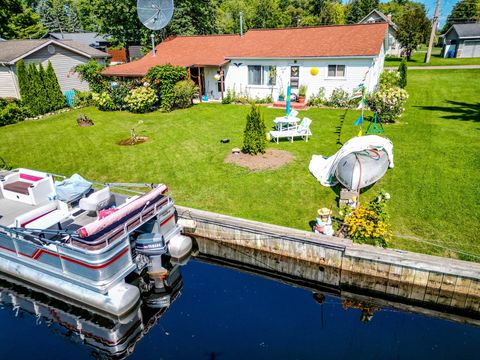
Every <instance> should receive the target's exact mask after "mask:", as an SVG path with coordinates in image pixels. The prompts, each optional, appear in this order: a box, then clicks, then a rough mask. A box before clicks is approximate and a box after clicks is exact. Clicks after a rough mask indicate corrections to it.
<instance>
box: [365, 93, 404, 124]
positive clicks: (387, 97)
mask: <svg viewBox="0 0 480 360" xmlns="http://www.w3.org/2000/svg"><path fill="white" fill-rule="evenodd" d="M407 98H408V94H407V91H406V90H404V89H401V88H399V87H390V88H386V87H384V88H380V90H378V91H376V92H375V93H373V95H371V96H370V98H369V99H368V105H369V106H370V109H371V110H372V111H375V112H377V113H378V114H379V115H380V118H381V119H382V122H392V123H393V122H395V120H397V119H398V118H399V117H400V116H401V115H402V113H403V112H404V111H405V108H404V106H405V102H406V101H407Z"/></svg>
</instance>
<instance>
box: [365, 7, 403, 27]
mask: <svg viewBox="0 0 480 360" xmlns="http://www.w3.org/2000/svg"><path fill="white" fill-rule="evenodd" d="M372 13H375V14H377V15H378V16H379V17H380V19H382V20H383V21H384V22H386V23H388V24H389V25H390V26H392V27H393V28H394V29H395V30H397V25H396V24H395V23H394V22H393V21H392V20H391V19H389V17H388V16H387V15H385V14H384V13H383V12H381V11H380V10H377V9H373V10H372V11H370V12H369V13H368V14H367V15H366V16H365V17H364V18H363V19H362V20H360V21H359V22H358V23H359V24H367V22H366V20H367V19H368V18H369V17H370V15H372Z"/></svg>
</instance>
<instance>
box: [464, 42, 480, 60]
mask: <svg viewBox="0 0 480 360" xmlns="http://www.w3.org/2000/svg"><path fill="white" fill-rule="evenodd" d="M472 57H480V40H465V42H464V46H463V53H462V58H472Z"/></svg>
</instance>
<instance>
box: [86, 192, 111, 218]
mask: <svg viewBox="0 0 480 360" xmlns="http://www.w3.org/2000/svg"><path fill="white" fill-rule="evenodd" d="M111 201H112V193H111V192H110V188H109V187H108V186H107V187H105V188H103V189H101V190H98V191H95V192H94V193H93V194H91V195H89V196H88V197H86V198H82V199H80V202H79V204H78V205H79V207H80V209H82V210H86V211H89V212H95V213H96V212H98V211H99V210H101V209H104V208H106V207H107V206H108V205H110V204H111Z"/></svg>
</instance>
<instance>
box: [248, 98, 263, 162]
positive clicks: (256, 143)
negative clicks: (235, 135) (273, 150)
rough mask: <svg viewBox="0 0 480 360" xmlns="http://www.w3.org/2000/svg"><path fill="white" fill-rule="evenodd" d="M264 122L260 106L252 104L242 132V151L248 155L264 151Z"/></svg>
mask: <svg viewBox="0 0 480 360" xmlns="http://www.w3.org/2000/svg"><path fill="white" fill-rule="evenodd" d="M266 146H267V144H266V137H265V122H264V120H263V115H262V114H261V113H260V107H259V106H257V105H255V104H252V107H251V109H250V112H249V113H248V115H247V124H246V126H245V131H244V133H243V151H244V152H246V153H247V154H250V155H255V154H258V153H262V154H263V153H264V152H265V148H266Z"/></svg>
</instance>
